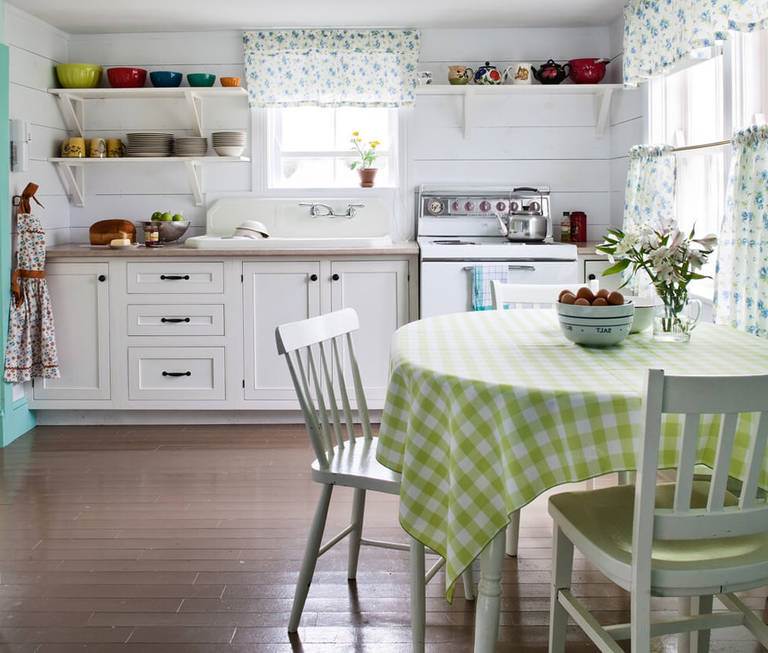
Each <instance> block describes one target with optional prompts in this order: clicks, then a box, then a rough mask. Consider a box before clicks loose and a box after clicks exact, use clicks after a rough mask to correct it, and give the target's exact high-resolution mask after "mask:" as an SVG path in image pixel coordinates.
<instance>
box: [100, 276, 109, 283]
mask: <svg viewBox="0 0 768 653" xmlns="http://www.w3.org/2000/svg"><path fill="white" fill-rule="evenodd" d="M106 280H107V275H105V274H100V275H99V281H101V282H102V283H103V282H104V281H106Z"/></svg>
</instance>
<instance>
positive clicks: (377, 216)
mask: <svg viewBox="0 0 768 653" xmlns="http://www.w3.org/2000/svg"><path fill="white" fill-rule="evenodd" d="M308 201H316V202H318V203H319V202H322V203H323V204H327V205H329V206H331V207H332V208H333V210H334V211H335V212H336V213H344V212H346V209H347V207H348V206H349V205H350V204H358V205H361V204H362V205H363V206H358V207H357V208H356V209H355V216H354V217H353V218H346V217H339V218H331V217H317V218H315V217H312V216H311V215H310V210H309V207H308V206H301V205H300V203H301V202H308ZM391 215H392V208H391V207H388V206H387V204H386V203H385V202H384V201H383V200H382V199H381V198H375V197H374V198H371V199H367V198H366V199H364V200H361V199H345V198H341V199H340V198H333V199H328V198H324V199H319V200H314V199H312V200H307V199H303V198H301V199H282V198H281V199H267V198H250V197H241V198H232V199H221V200H219V201H217V202H215V203H214V204H213V205H212V206H211V208H210V209H208V213H207V217H206V234H205V235H204V236H193V237H191V238H188V239H187V240H186V241H185V243H184V244H185V245H186V247H192V248H197V249H220V250H227V249H234V250H270V249H275V250H278V249H345V248H346V249H351V248H369V247H386V246H387V245H390V244H391V243H392V241H391V239H390V236H389V232H390V219H391ZM246 220H258V221H259V222H262V223H263V224H264V226H265V227H266V229H267V231H268V232H269V234H270V237H269V238H243V237H237V236H233V234H234V232H235V229H236V228H237V227H238V226H239V225H240V224H242V223H243V222H245V221H246Z"/></svg>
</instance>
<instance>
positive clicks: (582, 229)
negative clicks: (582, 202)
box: [571, 211, 587, 243]
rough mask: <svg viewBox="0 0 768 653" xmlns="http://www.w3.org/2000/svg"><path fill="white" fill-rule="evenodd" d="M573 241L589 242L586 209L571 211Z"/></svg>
mask: <svg viewBox="0 0 768 653" xmlns="http://www.w3.org/2000/svg"><path fill="white" fill-rule="evenodd" d="M571 242H572V243H586V242H587V214H586V213H584V211H571Z"/></svg>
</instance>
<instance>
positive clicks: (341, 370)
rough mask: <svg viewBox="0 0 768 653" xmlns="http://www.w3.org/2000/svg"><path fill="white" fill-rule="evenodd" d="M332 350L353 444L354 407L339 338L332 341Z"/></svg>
mask: <svg viewBox="0 0 768 653" xmlns="http://www.w3.org/2000/svg"><path fill="white" fill-rule="evenodd" d="M331 348H332V350H333V364H334V366H335V368H336V371H337V377H338V381H339V394H340V395H341V405H342V409H343V410H344V421H345V422H346V424H347V437H348V438H349V440H350V442H352V444H354V443H355V426H354V424H355V422H354V418H353V417H352V407H351V405H350V403H349V393H348V392H347V380H346V378H345V377H344V365H342V362H341V356H340V355H339V344H338V337H336V338H332V339H331Z"/></svg>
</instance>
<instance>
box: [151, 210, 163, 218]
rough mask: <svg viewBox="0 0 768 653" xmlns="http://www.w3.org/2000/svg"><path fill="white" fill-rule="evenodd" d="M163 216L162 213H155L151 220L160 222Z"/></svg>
mask: <svg viewBox="0 0 768 653" xmlns="http://www.w3.org/2000/svg"><path fill="white" fill-rule="evenodd" d="M161 215H163V212H162V211H155V212H154V213H153V214H152V218H151V219H152V220H159V219H160V216H161Z"/></svg>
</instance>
